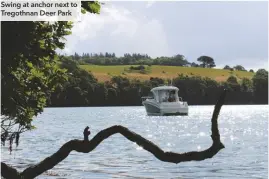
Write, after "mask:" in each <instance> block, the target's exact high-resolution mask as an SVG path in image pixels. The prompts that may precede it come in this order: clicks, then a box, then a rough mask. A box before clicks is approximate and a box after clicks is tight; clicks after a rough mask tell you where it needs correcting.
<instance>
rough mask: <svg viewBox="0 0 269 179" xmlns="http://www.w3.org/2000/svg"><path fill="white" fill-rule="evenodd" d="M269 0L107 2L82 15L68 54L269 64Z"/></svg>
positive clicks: (248, 65) (251, 65) (253, 65)
mask: <svg viewBox="0 0 269 179" xmlns="http://www.w3.org/2000/svg"><path fill="white" fill-rule="evenodd" d="M267 3H268V2H175V1H174V2H173V1H170V2H114V1H111V2H105V5H103V6H102V9H101V14H100V15H93V14H86V15H83V17H82V21H81V22H78V23H76V24H75V26H74V28H73V30H72V31H73V34H72V35H70V36H68V37H67V45H66V48H65V50H64V53H67V54H73V53H74V52H77V53H80V54H81V53H83V52H87V53H99V52H111V53H113V52H114V53H116V55H117V56H122V55H123V54H124V53H146V54H148V55H150V56H151V57H157V56H173V55H176V54H182V55H184V56H185V57H186V58H187V59H188V61H190V62H196V61H197V58H198V57H199V56H201V55H208V56H211V57H213V58H214V59H215V63H216V65H217V67H220V68H222V67H223V66H224V65H226V64H228V65H231V66H234V65H237V64H240V65H243V66H244V67H245V68H247V69H250V68H252V69H255V70H256V69H258V68H268V54H267V51H268V43H267V40H268V16H267V12H268V5H267Z"/></svg>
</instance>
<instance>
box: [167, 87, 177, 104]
mask: <svg viewBox="0 0 269 179" xmlns="http://www.w3.org/2000/svg"><path fill="white" fill-rule="evenodd" d="M175 101H176V91H175V90H170V91H169V97H168V102H175Z"/></svg>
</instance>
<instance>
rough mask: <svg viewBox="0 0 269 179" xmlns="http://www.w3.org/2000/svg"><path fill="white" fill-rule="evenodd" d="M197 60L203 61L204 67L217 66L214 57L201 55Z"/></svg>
mask: <svg viewBox="0 0 269 179" xmlns="http://www.w3.org/2000/svg"><path fill="white" fill-rule="evenodd" d="M197 61H198V62H200V63H201V66H202V67H203V68H213V67H215V66H216V65H215V62H214V59H213V58H211V57H209V56H201V57H199V58H198V59H197Z"/></svg>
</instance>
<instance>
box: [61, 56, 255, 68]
mask: <svg viewBox="0 0 269 179" xmlns="http://www.w3.org/2000/svg"><path fill="white" fill-rule="evenodd" d="M65 56H66V55H65ZM66 58H68V59H70V60H74V61H77V62H78V63H79V64H92V65H166V66H184V67H202V68H213V67H215V66H216V64H215V60H214V59H213V58H212V57H209V56H200V57H199V58H197V63H195V62H189V61H188V60H187V58H186V57H185V56H184V55H180V54H177V55H174V56H172V57H164V56H162V57H157V58H152V57H150V56H149V55H147V54H140V53H133V54H130V53H125V54H124V55H123V56H122V57H117V56H116V55H115V53H108V52H105V53H99V54H98V53H82V55H79V54H78V53H75V54H74V55H70V56H66ZM224 69H229V70H239V71H246V69H245V68H244V67H243V66H242V65H236V66H234V67H230V66H228V65H226V66H225V67H224ZM252 71H253V70H252Z"/></svg>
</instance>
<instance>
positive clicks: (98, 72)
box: [80, 65, 254, 81]
mask: <svg viewBox="0 0 269 179" xmlns="http://www.w3.org/2000/svg"><path fill="white" fill-rule="evenodd" d="M130 66H131V65H117V66H99V65H80V67H81V68H82V69H84V70H86V71H88V72H92V73H93V75H94V76H95V77H96V78H97V79H98V81H107V80H109V79H111V77H112V76H117V75H121V76H125V77H127V78H129V79H135V78H136V79H140V80H147V79H149V78H150V77H159V78H164V79H171V78H174V77H177V76H178V75H179V74H184V75H188V76H202V77H209V78H212V79H214V80H216V81H226V80H227V78H228V77H229V76H230V75H233V76H235V77H237V79H238V80H239V81H240V80H241V79H242V78H244V77H245V78H249V79H250V78H252V77H253V75H254V73H251V72H246V71H230V70H223V69H208V68H195V67H179V66H160V65H153V66H151V67H150V72H149V73H147V74H141V73H139V71H137V72H136V71H135V72H131V73H129V72H127V71H126V70H127V69H129V67H130ZM132 66H135V65H132ZM145 67H147V65H145Z"/></svg>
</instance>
